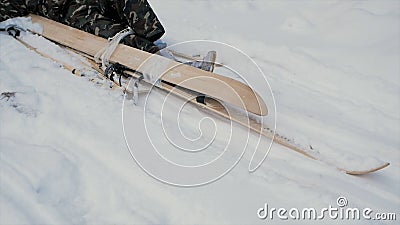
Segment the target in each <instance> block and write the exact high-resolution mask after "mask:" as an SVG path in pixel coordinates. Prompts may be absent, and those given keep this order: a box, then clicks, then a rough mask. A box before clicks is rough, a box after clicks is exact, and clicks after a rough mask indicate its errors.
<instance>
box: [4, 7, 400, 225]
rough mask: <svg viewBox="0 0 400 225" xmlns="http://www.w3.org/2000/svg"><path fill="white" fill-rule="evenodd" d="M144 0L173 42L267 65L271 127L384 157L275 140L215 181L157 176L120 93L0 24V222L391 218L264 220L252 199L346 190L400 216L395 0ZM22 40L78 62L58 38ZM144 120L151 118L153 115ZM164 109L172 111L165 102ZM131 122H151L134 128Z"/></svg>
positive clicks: (333, 196)
mask: <svg viewBox="0 0 400 225" xmlns="http://www.w3.org/2000/svg"><path fill="white" fill-rule="evenodd" d="M150 3H151V4H152V6H153V8H154V10H155V11H156V13H157V14H158V15H159V17H160V19H161V21H162V22H163V25H164V26H165V27H166V29H167V33H166V35H165V38H164V39H165V40H166V41H167V42H168V43H171V44H174V43H179V42H181V41H188V40H197V39H207V40H216V41H220V42H224V43H227V44H230V45H232V46H235V47H237V48H239V49H240V50H242V51H244V52H245V53H247V54H248V55H249V56H250V57H251V58H252V59H253V60H254V61H255V62H256V63H257V64H258V65H259V66H260V67H261V69H262V70H263V72H264V73H265V74H266V76H267V79H268V81H269V82H270V84H271V88H272V91H273V93H274V96H275V100H276V104H277V114H276V115H277V118H278V120H277V130H278V132H280V133H283V134H285V135H286V136H288V137H290V138H293V139H294V140H296V142H298V143H301V144H302V145H305V146H309V145H311V146H313V147H314V148H316V149H318V150H319V151H321V152H322V153H324V155H325V156H329V157H331V158H336V159H340V160H341V161H344V162H345V163H347V164H349V163H350V164H351V163H352V162H354V161H355V160H357V156H362V157H364V156H368V157H367V161H368V160H370V159H375V158H378V159H380V160H383V161H388V162H390V163H391V165H390V166H389V167H388V168H386V169H384V170H382V171H379V172H377V173H373V174H369V175H365V176H359V177H355V176H349V175H346V174H344V173H342V172H340V171H338V170H337V169H335V168H334V167H332V166H330V165H327V164H325V163H319V162H315V161H312V160H309V159H307V158H304V157H303V156H301V155H299V154H296V153H294V152H291V151H288V150H286V149H285V148H284V147H281V146H279V145H273V147H272V150H271V152H270V154H269V156H268V158H267V160H266V161H265V162H264V164H263V165H262V166H261V168H260V169H259V170H257V171H256V172H255V173H252V174H249V173H248V171H247V166H248V163H249V161H250V156H251V155H250V156H249V155H248V154H246V155H245V156H244V158H243V159H242V160H241V161H240V162H239V164H238V166H236V167H235V168H234V169H233V170H232V171H231V172H230V173H228V174H227V175H226V176H225V177H223V178H222V179H220V180H218V181H216V182H214V183H211V184H208V185H204V186H200V187H195V188H180V187H175V186H171V185H167V184H164V183H161V182H159V181H157V180H155V179H153V178H152V177H150V176H148V175H147V174H146V173H145V172H143V170H141V168H140V167H139V166H138V165H137V164H136V163H135V162H134V161H133V160H132V158H131V155H130V153H129V151H128V149H127V146H126V144H125V139H124V136H123V131H122V124H121V106H122V102H123V97H122V96H121V93H120V92H118V91H111V90H109V88H107V87H104V86H97V85H95V84H93V83H92V82H89V81H88V80H87V79H86V78H78V77H76V76H73V75H71V74H70V73H69V72H68V71H66V70H64V69H62V68H60V67H59V66H58V65H57V64H55V63H54V62H52V61H50V60H48V59H45V58H43V57H40V56H38V55H37V54H36V53H35V52H33V51H31V50H28V49H27V48H25V47H24V46H22V45H21V44H20V43H19V42H17V41H15V40H14V39H13V38H11V37H10V36H8V35H4V34H0V92H1V93H5V92H16V94H15V95H14V96H11V95H8V96H9V97H8V96H7V95H6V94H3V95H2V96H1V97H0V154H1V155H0V172H1V177H0V179H1V180H0V185H1V186H0V188H1V189H0V223H1V224H26V223H30V224H39V223H40V224H105V223H107V224H109V223H112V224H117V223H118V224H119V223H125V224H126V223H128V224H130V223H132V224H265V223H271V222H272V223H274V224H275V223H280V222H282V223H301V224H310V223H318V224H320V223H325V224H333V223H338V224H396V222H397V221H383V220H379V221H377V220H340V219H339V220H332V219H330V218H325V220H322V221H321V220H320V221H313V220H311V221H309V220H297V221H295V220H291V219H289V220H280V219H279V218H278V217H277V214H275V216H274V219H273V220H272V221H271V219H266V220H261V219H259V218H258V216H257V210H258V209H259V208H260V207H263V206H264V204H266V203H267V204H268V206H269V207H270V208H271V207H275V208H280V207H283V208H286V209H287V210H289V209H290V208H293V207H296V208H299V209H302V208H309V207H313V208H316V209H317V211H319V210H320V209H322V208H324V207H329V205H331V206H333V207H337V203H336V200H337V198H338V197H340V196H344V197H346V198H347V200H348V206H349V207H357V208H359V209H363V208H367V207H368V208H371V209H372V210H373V213H372V214H371V216H373V215H375V214H374V213H379V212H381V213H397V215H396V216H397V217H399V208H400V207H399V206H400V191H399V190H400V170H399V168H400V164H399V162H400V153H399V147H400V139H399V137H400V97H399V96H400V76H399V75H400V63H399V62H400V3H399V2H398V1H354V2H353V1H338V2H335V1H263V0H258V1H244V0H243V1H227V0H226V1H211V0H208V1H178V0H175V1H168V2H166V1H160V0H152V1H150ZM30 40H31V41H32V42H34V43H36V44H39V45H41V47H42V48H43V49H46V51H47V52H48V53H51V54H53V55H56V54H58V55H60V57H61V58H63V59H64V60H66V61H69V62H70V63H72V64H74V63H76V62H75V61H73V60H72V58H71V56H69V55H65V54H64V53H63V52H62V51H59V49H57V48H56V47H55V46H54V45H51V44H49V43H48V42H45V41H43V40H40V38H34V37H31V39H30ZM63 54H64V55H63ZM218 60H219V61H220V62H222V63H225V64H227V65H234V64H238V65H240V63H241V62H237V61H235V60H234V59H230V58H228V57H226V58H224V57H221V58H218ZM263 97H265V98H266V97H267V96H265V95H264V96H263ZM172 103H176V104H179V100H176V99H175V100H173V101H172ZM150 106H151V104H150ZM125 110H127V111H126V112H128V113H129V116H131V118H135V119H139V120H141V119H142V118H143V115H144V114H145V113H144V109H143V107H136V106H133V105H128V106H126V107H125ZM185 110H186V111H184V112H183V114H184V115H185V116H186V117H185V118H186V119H187V120H188V121H190V120H193V121H198V120H199V118H200V117H201V116H204V113H203V112H201V111H199V110H197V109H196V108H195V107H192V106H188V107H187V108H186V109H185ZM148 119H149V121H150V122H149V124H150V127H155V126H156V125H157V124H158V121H159V115H157V114H150V116H149V117H148ZM166 120H167V121H170V122H172V123H173V121H176V120H175V118H174V117H168V115H167V119H166ZM217 123H218V125H219V126H221V127H223V128H224V126H226V123H225V122H223V121H217ZM188 124H189V125H188V127H190V129H187V130H186V132H187V134H188V135H189V136H190V135H193V136H194V137H195V136H196V134H197V123H194V124H196V126H195V125H193V124H191V123H188ZM233 128H234V130H238V131H237V132H239V133H238V134H239V135H241V134H242V135H247V134H246V132H245V131H243V129H241V128H240V127H238V126H234V127H233ZM219 131H221V129H219ZM228 131H229V130H227V131H223V132H222V133H221V134H220V136H217V139H216V141H215V143H214V145H211V146H210V147H209V148H208V149H207V152H208V154H210V155H207V153H206V154H204V155H203V156H202V157H203V158H201V159H202V160H203V159H204V160H207V159H208V158H207V157H213V156H215V154H216V153H219V152H221V146H223V144H224V141H225V139H226V134H227V133H229V132H228ZM133 132H134V134H135V135H138V136H140V135H143V134H145V131H144V130H142V129H140V128H139V127H138V128H137V130H134V131H133ZM174 134H177V133H172V135H174ZM207 135H212V134H207V133H206V134H205V136H206V137H207ZM252 135H253V134H252ZM131 137H132V136H131ZM250 139H254V137H250ZM135 141H136V142H137V144H138V146H140V148H139V149H140V150H143V151H150V150H151V149H152V146H151V145H150V144H148V143H147V142H146V141H144V140H143V139H140V138H137V140H135ZM233 143H234V145H233V147H231V148H233V149H234V148H235V145H236V144H235V143H236V142H235V140H233ZM157 144H160V145H162V144H163V143H162V142H161V141H160V142H157V143H155V145H157ZM238 144H240V143H238ZM262 144H263V143H262ZM250 145H254V143H250ZM250 147H252V146H250ZM166 149H169V147H168V146H165V149H164V150H166ZM250 154H251V153H250ZM363 155H364V156H363ZM363 159H364V158H363ZM357 163H363V162H357ZM326 217H327V216H326ZM397 220H399V218H397Z"/></svg>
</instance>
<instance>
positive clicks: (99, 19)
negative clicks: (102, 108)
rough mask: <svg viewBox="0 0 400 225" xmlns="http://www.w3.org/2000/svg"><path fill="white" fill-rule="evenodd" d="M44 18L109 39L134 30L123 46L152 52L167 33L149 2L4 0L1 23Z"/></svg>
mask: <svg viewBox="0 0 400 225" xmlns="http://www.w3.org/2000/svg"><path fill="white" fill-rule="evenodd" d="M29 13H33V14H37V15H41V16H44V17H47V18H49V19H52V20H55V21H58V22H61V23H64V24H66V25H69V26H72V27H75V28H78V29H81V30H84V31H86V32H89V33H92V34H95V35H98V36H101V37H104V38H108V37H112V36H114V35H115V34H116V33H118V32H119V31H121V30H123V29H125V28H127V27H128V26H129V27H131V28H132V29H133V31H134V34H133V35H129V36H127V37H126V38H124V39H123V43H124V44H126V45H130V46H132V47H135V48H139V49H141V50H144V51H148V52H151V53H155V52H157V51H158V50H159V49H158V48H157V47H156V46H155V45H154V44H153V42H154V41H156V40H157V39H159V38H161V36H162V35H163V34H164V33H165V30H164V27H163V26H162V25H161V23H160V21H159V20H158V18H157V16H156V14H155V13H154V11H153V10H152V8H151V6H150V4H149V3H148V2H147V0H1V1H0V22H1V21H3V20H6V19H8V18H12V17H17V16H26V15H28V14H29Z"/></svg>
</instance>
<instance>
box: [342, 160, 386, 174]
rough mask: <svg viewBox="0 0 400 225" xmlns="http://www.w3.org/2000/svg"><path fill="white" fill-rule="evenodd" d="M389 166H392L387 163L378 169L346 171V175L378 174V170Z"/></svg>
mask: <svg viewBox="0 0 400 225" xmlns="http://www.w3.org/2000/svg"><path fill="white" fill-rule="evenodd" d="M389 165H390V163H388V162H386V163H384V164H382V165H381V166H378V167H375V168H372V169H369V170H352V171H345V172H346V174H349V175H364V174H368V173H373V172H376V171H378V170H381V169H383V168H386V167H388V166H389Z"/></svg>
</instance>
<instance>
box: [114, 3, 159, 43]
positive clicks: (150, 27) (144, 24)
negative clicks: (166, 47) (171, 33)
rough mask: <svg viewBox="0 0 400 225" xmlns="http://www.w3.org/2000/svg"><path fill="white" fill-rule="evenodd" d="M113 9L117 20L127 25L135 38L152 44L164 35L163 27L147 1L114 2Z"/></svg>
mask: <svg viewBox="0 0 400 225" xmlns="http://www.w3.org/2000/svg"><path fill="white" fill-rule="evenodd" d="M114 8H115V9H116V10H115V11H117V12H119V18H120V19H121V20H124V21H126V22H127V23H128V25H129V26H130V27H131V28H132V29H133V30H134V32H135V35H136V36H139V37H140V38H142V39H144V40H148V41H149V42H154V41H156V40H158V39H160V38H161V36H163V35H164V33H165V30H164V27H163V26H162V25H161V22H160V20H159V19H158V18H157V16H156V14H155V13H154V11H153V9H152V8H151V6H150V4H149V3H148V2H147V0H116V1H114Z"/></svg>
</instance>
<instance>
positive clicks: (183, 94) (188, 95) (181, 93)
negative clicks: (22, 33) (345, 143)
mask: <svg viewBox="0 0 400 225" xmlns="http://www.w3.org/2000/svg"><path fill="white" fill-rule="evenodd" d="M17 40H19V41H20V42H21V43H22V44H24V45H25V46H26V47H28V48H30V49H32V50H34V51H35V52H37V53H38V54H39V55H41V56H43V57H46V58H50V59H52V60H53V61H56V62H57V63H59V64H61V65H63V67H64V68H66V69H68V70H70V71H71V72H72V73H74V74H77V75H79V74H80V73H81V72H80V71H77V70H76V69H75V68H73V67H72V66H69V65H67V64H65V63H60V62H58V61H57V60H55V59H53V58H52V57H51V56H49V55H47V54H45V53H42V52H40V51H38V50H37V49H35V48H34V47H33V46H30V45H29V44H28V43H26V42H24V41H22V40H20V39H18V38H17ZM84 56H85V57H87V58H88V59H89V60H92V61H93V62H94V59H93V57H92V56H88V55H87V54H86V55H84ZM93 65H94V63H92V64H91V66H92V69H95V70H97V69H98V68H95V67H94V66H93ZM125 73H127V74H128V75H130V76H132V77H133V78H138V77H139V76H140V74H138V73H134V72H129V71H126V72H125ZM156 87H157V88H159V89H161V90H164V91H166V92H168V93H172V94H174V95H175V96H177V97H179V98H181V99H183V100H185V101H189V102H191V103H193V104H195V105H197V106H199V107H201V108H204V109H206V110H207V112H211V113H214V114H216V115H219V116H221V117H223V118H226V119H229V120H231V121H234V122H236V123H238V124H240V125H242V126H244V127H247V128H249V129H250V130H252V131H254V132H256V133H258V134H261V135H263V136H265V137H267V138H270V139H273V141H274V142H275V143H278V144H280V145H283V146H285V147H287V148H288V149H290V150H293V151H296V152H298V153H300V154H302V155H304V156H306V157H308V158H310V159H312V160H317V161H322V162H325V163H327V164H330V165H332V166H335V167H336V168H337V169H338V170H340V171H343V172H345V173H347V174H350V175H363V174H368V173H372V172H376V171H378V170H381V169H383V168H385V167H387V166H389V165H390V163H388V162H383V163H381V164H380V165H378V166H375V167H372V168H369V169H364V170H354V169H346V168H342V167H338V166H336V165H333V164H332V163H329V162H326V161H325V160H323V159H322V158H321V157H320V155H319V154H314V153H312V152H310V151H309V150H306V149H305V148H304V147H301V146H299V145H297V144H295V143H293V142H291V141H290V140H289V139H288V138H285V137H283V136H280V135H274V134H273V132H272V129H268V128H266V127H264V126H263V125H262V124H261V123H259V122H258V121H256V120H254V119H251V118H248V117H243V116H242V115H240V114H235V113H228V111H227V110H226V109H225V106H224V105H223V104H222V103H221V102H219V101H216V100H214V99H212V98H205V101H204V102H202V103H200V102H198V101H197V100H196V97H197V96H198V93H196V92H195V91H192V90H188V89H185V88H182V87H180V86H176V85H174V84H172V83H168V82H166V81H162V82H161V83H160V84H159V85H157V86H156ZM123 90H125V89H123ZM250 163H251V162H250Z"/></svg>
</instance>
